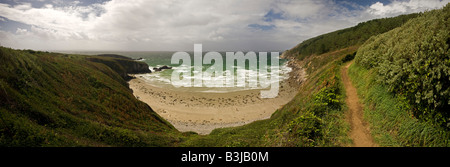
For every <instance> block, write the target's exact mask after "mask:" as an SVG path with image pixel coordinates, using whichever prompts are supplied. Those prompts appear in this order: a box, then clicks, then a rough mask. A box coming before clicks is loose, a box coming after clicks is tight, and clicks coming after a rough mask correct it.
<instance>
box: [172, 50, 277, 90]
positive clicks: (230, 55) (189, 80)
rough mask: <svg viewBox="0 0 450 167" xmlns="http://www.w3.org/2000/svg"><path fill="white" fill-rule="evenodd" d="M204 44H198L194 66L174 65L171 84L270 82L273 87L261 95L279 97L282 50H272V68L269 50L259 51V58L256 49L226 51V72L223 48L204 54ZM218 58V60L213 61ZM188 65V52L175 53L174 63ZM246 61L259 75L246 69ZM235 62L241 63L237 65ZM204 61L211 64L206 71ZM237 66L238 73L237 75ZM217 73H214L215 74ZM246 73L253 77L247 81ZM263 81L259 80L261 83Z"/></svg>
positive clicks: (237, 84) (182, 85) (264, 85)
mask: <svg viewBox="0 0 450 167" xmlns="http://www.w3.org/2000/svg"><path fill="white" fill-rule="evenodd" d="M202 54H203V51H202V44H194V61H193V62H194V66H193V71H194V72H193V71H192V68H187V69H181V68H177V69H174V70H173V72H172V75H171V84H172V85H173V86H175V87H217V88H219V87H246V85H247V86H248V87H251V88H256V87H258V85H259V86H260V87H261V88H262V89H266V88H268V87H269V86H270V89H269V90H261V92H260V95H261V98H275V97H276V96H278V91H279V83H280V77H279V73H280V67H279V54H280V53H279V52H271V54H270V60H271V61H270V69H269V68H268V64H267V52H259V60H258V59H257V56H256V53H255V52H247V53H246V54H244V53H243V52H226V53H225V54H226V55H225V56H226V58H225V61H226V65H225V67H226V68H225V72H224V70H223V69H224V68H223V65H224V64H223V57H222V55H221V54H220V53H219V52H214V51H211V52H207V53H205V55H204V56H203V55H202ZM213 60H214V63H212V61H213ZM180 61H181V66H184V67H191V63H192V62H191V56H190V55H189V53H187V52H176V53H174V54H173V55H172V59H171V63H172V64H179V65H180ZM246 61H247V62H248V64H249V66H248V69H249V70H254V71H256V70H257V71H258V74H257V75H250V74H248V73H247V72H246V71H245V68H244V69H242V68H237V67H238V66H239V67H246V66H245V65H246ZM235 62H236V64H237V66H234V65H235ZM203 64H211V66H210V67H209V68H208V69H206V70H205V71H203V67H202V66H203ZM235 69H236V73H237V75H234V71H235ZM213 74H214V76H213ZM246 75H248V78H249V81H248V84H246ZM219 77H225V80H224V81H223V82H218V81H217V80H218V78H219ZM258 81H259V83H258Z"/></svg>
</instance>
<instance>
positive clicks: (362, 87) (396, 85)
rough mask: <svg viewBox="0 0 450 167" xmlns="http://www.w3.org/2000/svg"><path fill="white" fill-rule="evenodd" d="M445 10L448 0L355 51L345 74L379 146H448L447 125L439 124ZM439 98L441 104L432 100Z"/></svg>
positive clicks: (445, 64) (445, 76) (444, 83)
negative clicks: (359, 98) (442, 6)
mask: <svg viewBox="0 0 450 167" xmlns="http://www.w3.org/2000/svg"><path fill="white" fill-rule="evenodd" d="M449 11H450V5H447V6H446V7H444V9H441V10H434V11H430V12H426V13H424V14H422V15H421V16H419V17H417V18H415V19H412V20H410V21H409V22H408V23H406V24H405V25H404V26H402V27H399V28H397V29H394V30H392V31H390V32H387V33H385V34H382V35H379V36H376V37H373V38H371V39H370V40H368V41H367V42H366V43H365V44H364V45H363V46H361V48H360V49H359V50H358V54H357V55H356V58H355V59H356V61H355V62H356V63H355V64H354V65H352V66H351V67H350V69H349V73H350V77H351V78H353V80H354V82H355V83H356V84H355V85H356V86H357V87H358V92H359V94H360V95H361V98H362V99H363V101H364V103H365V106H366V108H365V110H364V113H365V116H366V119H367V120H368V121H369V122H370V125H371V129H372V130H373V131H372V132H373V134H374V136H375V139H376V140H377V141H378V143H379V144H380V145H381V146H450V132H449V131H448V129H447V130H446V129H445V128H443V127H445V126H446V125H447V126H448V124H443V125H442V122H444V123H445V119H444V120H443V119H442V117H444V118H445V116H446V115H447V116H448V104H446V103H447V100H448V95H447V94H446V93H448V87H449V85H448V81H449V76H450V73H449V70H448V69H449V63H450V61H449V52H448V49H449V44H450V41H449V39H450V37H449V31H448V27H449V26H450V25H449V21H450V20H448V19H449V16H450V15H449ZM438 88H440V89H438ZM429 92H431V93H433V92H434V93H435V95H433V96H429ZM421 95H422V96H421ZM440 96H442V97H440ZM432 97H434V98H432ZM439 100H441V101H442V103H440V104H442V106H439V105H434V104H439V103H436V101H438V102H439ZM445 105H446V106H445ZM443 106H444V107H443ZM440 113H442V114H440ZM447 128H448V127H447Z"/></svg>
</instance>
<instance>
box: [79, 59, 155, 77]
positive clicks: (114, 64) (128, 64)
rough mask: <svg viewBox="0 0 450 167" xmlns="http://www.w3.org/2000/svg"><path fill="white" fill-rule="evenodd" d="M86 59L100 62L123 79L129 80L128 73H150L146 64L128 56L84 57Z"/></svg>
mask: <svg viewBox="0 0 450 167" xmlns="http://www.w3.org/2000/svg"><path fill="white" fill-rule="evenodd" d="M86 59H87V60H88V61H91V62H96V63H102V64H105V65H107V66H108V67H109V68H111V69H112V70H114V71H115V72H117V73H118V74H119V75H120V76H121V77H122V78H123V79H125V80H129V79H131V77H130V76H129V75H128V74H142V73H151V72H152V71H150V69H149V67H148V64H147V63H144V62H139V61H135V60H133V59H129V58H119V57H110V56H106V57H105V56H102V55H99V56H92V57H87V58H86Z"/></svg>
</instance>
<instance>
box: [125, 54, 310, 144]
mask: <svg viewBox="0 0 450 167" xmlns="http://www.w3.org/2000/svg"><path fill="white" fill-rule="evenodd" d="M289 66H291V68H292V71H291V72H290V73H289V75H290V76H289V79H286V80H283V81H280V87H279V93H278V96H277V97H275V98H268V99H262V98H260V91H261V89H254V90H243V91H236V92H228V93H205V92H184V91H176V90H170V89H164V88H160V87H156V86H152V85H150V84H148V83H146V81H145V80H144V79H141V77H140V76H139V75H134V77H135V78H134V79H132V80H130V81H129V82H128V83H129V87H130V89H132V90H133V95H134V96H135V97H136V98H137V99H139V100H141V101H143V102H145V103H147V104H148V105H149V106H150V107H151V108H152V109H153V110H154V111H155V112H156V113H158V114H159V115H160V116H161V117H162V118H164V119H165V120H167V121H168V122H170V123H171V124H172V125H173V126H174V127H175V128H176V129H178V130H179V131H181V132H188V131H193V132H196V133H198V134H201V135H206V134H209V133H211V131H212V130H214V129H216V128H224V127H235V126H241V125H245V124H248V123H251V122H254V121H257V120H263V119H268V118H270V117H271V115H272V114H273V113H274V112H275V111H276V110H277V109H279V108H281V107H282V106H283V105H285V104H286V103H288V102H289V101H291V100H292V99H293V98H294V96H295V95H296V94H297V91H298V88H299V85H300V84H301V83H302V82H303V80H304V79H305V74H306V73H305V70H304V69H303V68H301V67H300V66H299V63H290V65H289ZM299 75H300V76H299Z"/></svg>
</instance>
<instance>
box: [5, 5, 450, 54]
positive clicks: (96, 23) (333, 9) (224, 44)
mask: <svg viewBox="0 0 450 167" xmlns="http://www.w3.org/2000/svg"><path fill="white" fill-rule="evenodd" d="M449 2H450V0H251V1H250V0H78V1H68V0H0V45H1V46H5V47H11V48H15V49H34V50H47V51H53V50H78V51H191V50H193V48H194V44H202V45H203V50H204V51H284V50H286V49H290V48H292V47H294V46H295V45H297V44H298V43H301V42H302V41H304V40H306V39H309V38H312V37H315V36H317V35H321V34H324V33H328V32H332V31H336V30H339V29H343V28H347V27H352V26H355V25H357V24H358V23H360V22H364V21H368V20H372V19H376V18H384V17H393V16H397V15H401V14H409V13H415V12H423V11H427V10H432V9H438V8H442V7H443V6H445V5H446V4H447V3H449Z"/></svg>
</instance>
